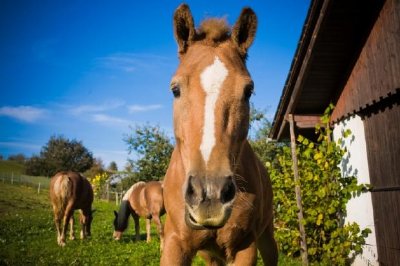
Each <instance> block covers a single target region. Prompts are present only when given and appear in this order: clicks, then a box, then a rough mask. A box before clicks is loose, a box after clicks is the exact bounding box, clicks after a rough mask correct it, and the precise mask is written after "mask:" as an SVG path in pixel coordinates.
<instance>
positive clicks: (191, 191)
mask: <svg viewBox="0 0 400 266" xmlns="http://www.w3.org/2000/svg"><path fill="white" fill-rule="evenodd" d="M192 179H193V177H192V176H189V182H188V187H187V190H186V196H187V197H192V196H193V194H194V188H193V185H192Z"/></svg>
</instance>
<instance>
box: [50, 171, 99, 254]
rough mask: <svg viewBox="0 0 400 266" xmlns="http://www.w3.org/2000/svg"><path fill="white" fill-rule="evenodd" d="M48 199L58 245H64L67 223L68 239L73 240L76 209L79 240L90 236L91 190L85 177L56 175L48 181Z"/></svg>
mask: <svg viewBox="0 0 400 266" xmlns="http://www.w3.org/2000/svg"><path fill="white" fill-rule="evenodd" d="M50 199H51V203H52V205H53V211H54V222H55V224H56V228H57V243H58V245H60V246H64V245H65V235H66V233H67V228H68V223H70V239H71V240H73V239H75V235H74V210H77V209H80V218H79V221H80V223H81V226H82V229H81V238H82V239H84V238H85V237H86V236H90V225H91V223H92V213H93V212H92V203H93V190H92V186H91V185H90V183H89V181H87V179H86V178H85V177H83V176H82V175H80V174H79V173H76V172H71V171H68V172H59V173H57V174H56V175H55V176H53V177H52V178H51V181H50Z"/></svg>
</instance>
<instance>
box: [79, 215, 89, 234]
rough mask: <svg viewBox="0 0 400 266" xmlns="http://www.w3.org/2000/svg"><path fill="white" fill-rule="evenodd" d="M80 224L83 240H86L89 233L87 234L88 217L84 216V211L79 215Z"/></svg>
mask: <svg viewBox="0 0 400 266" xmlns="http://www.w3.org/2000/svg"><path fill="white" fill-rule="evenodd" d="M79 222H80V224H81V239H85V238H86V235H87V232H86V216H85V215H84V214H83V212H82V210H81V211H80V213H79Z"/></svg>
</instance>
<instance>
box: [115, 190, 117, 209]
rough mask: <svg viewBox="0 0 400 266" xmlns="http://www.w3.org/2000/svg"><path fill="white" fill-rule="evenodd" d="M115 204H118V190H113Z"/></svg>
mask: <svg viewBox="0 0 400 266" xmlns="http://www.w3.org/2000/svg"><path fill="white" fill-rule="evenodd" d="M115 205H117V206H118V192H115Z"/></svg>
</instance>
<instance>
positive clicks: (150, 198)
mask: <svg viewBox="0 0 400 266" xmlns="http://www.w3.org/2000/svg"><path fill="white" fill-rule="evenodd" d="M164 213H165V209H164V201H163V188H162V183H161V182H159V181H150V182H147V183H145V182H138V183H136V184H134V185H133V186H131V187H130V189H129V190H128V191H127V192H126V193H125V194H124V197H123V199H122V202H121V206H120V209H119V212H118V213H117V212H116V211H114V215H115V219H114V234H113V236H114V238H115V239H116V240H119V239H120V238H121V236H122V233H123V232H124V231H125V230H126V228H127V227H128V218H129V215H132V217H133V220H134V221H135V232H136V240H140V227H139V218H140V217H144V218H146V232H147V242H150V240H151V236H150V223H151V220H152V219H153V220H154V222H155V223H156V225H157V228H158V232H159V234H160V241H161V244H162V243H163V225H162V223H161V220H160V217H161V216H162V215H163V214H164Z"/></svg>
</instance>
